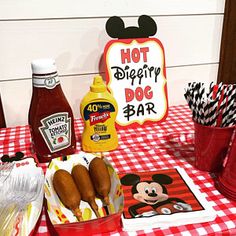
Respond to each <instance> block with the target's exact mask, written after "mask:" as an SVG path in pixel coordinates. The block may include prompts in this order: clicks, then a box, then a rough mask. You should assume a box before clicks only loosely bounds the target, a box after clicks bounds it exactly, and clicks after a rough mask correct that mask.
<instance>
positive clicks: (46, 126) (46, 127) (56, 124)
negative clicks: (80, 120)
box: [39, 112, 71, 153]
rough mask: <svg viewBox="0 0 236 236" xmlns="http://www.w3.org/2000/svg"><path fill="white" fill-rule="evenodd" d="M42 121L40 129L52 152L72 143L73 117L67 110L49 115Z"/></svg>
mask: <svg viewBox="0 0 236 236" xmlns="http://www.w3.org/2000/svg"><path fill="white" fill-rule="evenodd" d="M41 123H42V126H41V127H39V131H40V133H41V135H42V137H43V139H44V141H45V142H46V144H47V146H48V149H49V150H50V151H51V152H52V153H53V152H57V151H60V150H63V149H65V148H67V147H69V146H70V145H71V118H70V117H68V113H67V112H59V113H55V114H53V115H50V116H47V117H45V118H44V119H42V120H41Z"/></svg>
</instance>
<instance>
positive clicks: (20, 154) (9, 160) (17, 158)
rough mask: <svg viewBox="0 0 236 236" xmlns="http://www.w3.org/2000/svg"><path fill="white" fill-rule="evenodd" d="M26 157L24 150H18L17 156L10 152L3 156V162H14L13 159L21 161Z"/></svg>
mask: <svg viewBox="0 0 236 236" xmlns="http://www.w3.org/2000/svg"><path fill="white" fill-rule="evenodd" d="M23 157H24V153H22V152H16V153H15V156H11V157H10V156H9V155H8V154H5V155H3V156H2V157H1V161H2V162H13V161H20V160H21V159H22V158H23Z"/></svg>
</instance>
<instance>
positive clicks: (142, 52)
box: [120, 47, 149, 64]
mask: <svg viewBox="0 0 236 236" xmlns="http://www.w3.org/2000/svg"><path fill="white" fill-rule="evenodd" d="M147 52H149V48H148V47H143V48H133V49H132V50H131V49H130V48H127V49H121V50H120V54H121V63H122V64H125V63H130V62H131V61H132V62H134V63H138V62H139V61H140V59H141V60H142V61H143V62H147Z"/></svg>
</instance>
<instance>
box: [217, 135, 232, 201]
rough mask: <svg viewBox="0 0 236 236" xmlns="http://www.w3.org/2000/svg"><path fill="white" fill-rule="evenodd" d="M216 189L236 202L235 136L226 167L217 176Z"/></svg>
mask: <svg viewBox="0 0 236 236" xmlns="http://www.w3.org/2000/svg"><path fill="white" fill-rule="evenodd" d="M216 187H217V189H218V190H219V191H220V192H221V193H222V194H223V195H225V196H226V197H228V198H230V199H233V200H234V201H236V135H235V136H234V139H233V141H232V145H231V148H230V151H229V155H228V158H227V162H226V165H225V167H224V169H223V171H222V173H221V174H220V175H219V178H218V182H217V184H216Z"/></svg>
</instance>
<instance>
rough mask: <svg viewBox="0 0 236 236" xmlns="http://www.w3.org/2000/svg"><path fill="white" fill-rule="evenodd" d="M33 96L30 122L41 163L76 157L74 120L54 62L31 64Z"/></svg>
mask: <svg viewBox="0 0 236 236" xmlns="http://www.w3.org/2000/svg"><path fill="white" fill-rule="evenodd" d="M31 68H32V73H33V75H32V81H33V94H32V99H31V104H30V109H29V116H28V121H29V125H30V129H31V135H32V141H33V146H34V150H35V152H36V155H37V158H38V161H39V162H48V161H50V160H51V159H52V158H55V157H60V156H65V155H70V154H73V153H74V152H75V150H76V139H75V131H74V117H73V113H72V110H71V107H70V105H69V103H68V101H67V99H66V97H65V95H64V93H63V91H62V88H61V85H60V80H59V77H58V74H57V68H56V65H55V61H54V60H53V59H38V60H34V61H33V62H32V63H31Z"/></svg>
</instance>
